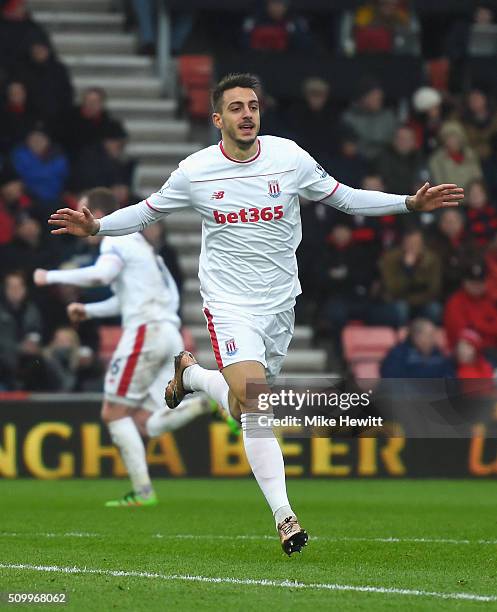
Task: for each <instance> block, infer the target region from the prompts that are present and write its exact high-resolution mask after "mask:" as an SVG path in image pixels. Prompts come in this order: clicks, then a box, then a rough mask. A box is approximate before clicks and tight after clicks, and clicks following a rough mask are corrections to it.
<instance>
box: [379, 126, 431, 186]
mask: <svg viewBox="0 0 497 612" xmlns="http://www.w3.org/2000/svg"><path fill="white" fill-rule="evenodd" d="M423 165H424V160H423V158H422V155H421V153H420V151H419V150H418V149H417V148H416V137H415V134H414V130H413V129H412V128H410V127H408V126H405V125H403V126H399V127H398V128H397V130H396V132H395V136H394V139H393V141H392V144H391V145H390V146H389V147H388V148H387V149H385V150H384V151H383V152H382V153H380V156H379V157H378V160H377V162H376V170H377V172H378V173H379V174H381V176H382V178H383V182H384V185H385V191H387V192H390V193H415V192H416V191H417V187H416V185H417V184H418V183H419V182H420V177H421V172H422V169H423Z"/></svg>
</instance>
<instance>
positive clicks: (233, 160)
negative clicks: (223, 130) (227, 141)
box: [219, 139, 261, 164]
mask: <svg viewBox="0 0 497 612" xmlns="http://www.w3.org/2000/svg"><path fill="white" fill-rule="evenodd" d="M219 148H220V149H221V153H222V154H223V155H224V157H226V159H229V160H230V161H232V162H236V163H237V164H249V163H250V162H253V161H255V160H256V159H257V158H258V157H259V155H260V154H261V141H260V140H259V139H257V153H256V154H255V155H254V157H251V158H250V159H246V160H244V161H240V160H239V159H234V158H233V157H230V156H229V155H228V154H227V153H226V151H225V149H224V146H223V141H222V140H221V141H220V142H219Z"/></svg>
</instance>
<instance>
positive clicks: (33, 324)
mask: <svg viewBox="0 0 497 612" xmlns="http://www.w3.org/2000/svg"><path fill="white" fill-rule="evenodd" d="M2 290H3V291H2V295H1V296H0V363H1V364H2V368H0V369H2V370H6V371H7V372H8V373H9V376H10V378H9V383H10V385H12V384H13V381H14V379H15V372H16V368H17V365H18V357H19V346H20V345H21V343H22V342H24V341H25V340H26V339H28V338H29V339H30V341H31V342H34V343H37V344H40V342H41V335H42V331H43V329H42V318H41V314H40V312H39V310H38V308H37V307H36V305H35V304H34V302H32V301H31V300H30V299H29V295H28V288H27V286H26V280H25V278H24V275H23V274H22V273H21V272H9V273H7V274H6V275H5V277H4V280H3V286H2Z"/></svg>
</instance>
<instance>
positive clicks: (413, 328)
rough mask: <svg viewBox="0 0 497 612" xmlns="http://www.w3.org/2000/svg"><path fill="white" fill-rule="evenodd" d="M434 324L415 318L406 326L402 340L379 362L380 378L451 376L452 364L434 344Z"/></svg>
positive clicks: (452, 371) (452, 374) (452, 373)
mask: <svg viewBox="0 0 497 612" xmlns="http://www.w3.org/2000/svg"><path fill="white" fill-rule="evenodd" d="M435 332H436V328H435V326H434V325H433V323H432V322H431V321H429V320H427V319H422V318H418V319H415V320H414V321H412V323H411V324H410V326H409V335H408V337H407V339H406V340H404V342H401V343H400V344H398V345H397V346H394V347H393V348H392V349H391V350H390V351H389V352H388V354H387V356H386V357H385V359H384V360H383V363H382V364H381V369H380V372H381V377H382V378H452V377H453V376H454V368H453V365H452V363H451V361H450V359H448V358H447V357H446V356H445V355H444V354H443V353H442V351H441V350H440V349H439V348H438V347H437V344H436V335H435Z"/></svg>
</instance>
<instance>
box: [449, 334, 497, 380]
mask: <svg viewBox="0 0 497 612" xmlns="http://www.w3.org/2000/svg"><path fill="white" fill-rule="evenodd" d="M454 357H455V361H456V368H457V378H459V379H467V378H469V379H478V378H493V377H494V368H493V366H492V364H491V363H490V361H488V359H486V358H485V357H484V355H483V353H482V339H481V336H480V335H479V334H478V332H476V331H474V330H473V329H463V330H462V332H461V333H460V334H459V340H458V341H457V344H456V348H455V351H454Z"/></svg>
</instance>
